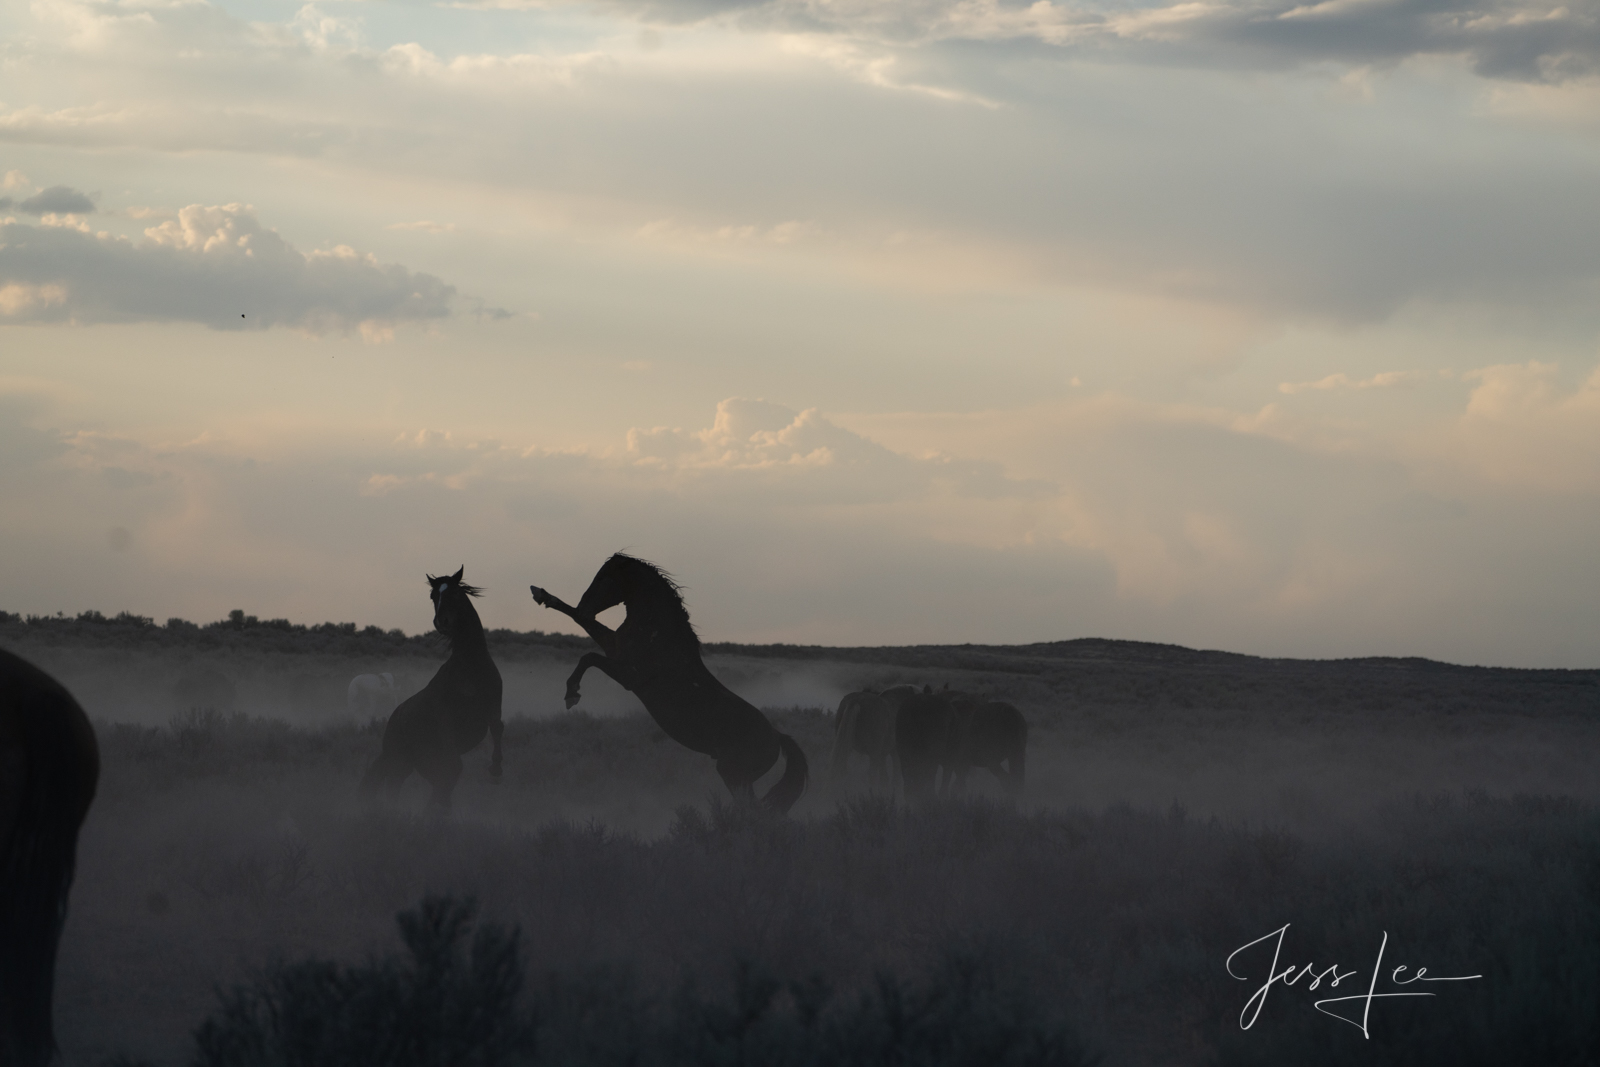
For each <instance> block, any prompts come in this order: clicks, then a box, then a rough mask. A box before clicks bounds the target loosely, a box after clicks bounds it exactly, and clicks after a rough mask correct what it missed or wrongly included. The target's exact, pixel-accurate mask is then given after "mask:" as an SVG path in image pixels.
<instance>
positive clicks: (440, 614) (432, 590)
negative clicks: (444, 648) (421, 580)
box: [424, 566, 480, 637]
mask: <svg viewBox="0 0 1600 1067" xmlns="http://www.w3.org/2000/svg"><path fill="white" fill-rule="evenodd" d="M466 569H467V568H466V567H465V566H462V567H461V569H460V570H458V571H456V572H455V573H454V574H452V575H450V576H449V577H448V578H435V577H434V576H433V575H431V574H427V575H424V577H426V578H427V579H428V595H429V596H430V597H431V598H432V599H433V628H434V629H435V630H438V631H439V632H440V633H442V634H444V635H445V636H446V637H455V636H456V634H457V633H459V632H460V630H461V624H462V623H463V622H464V621H465V620H466V618H467V617H468V616H471V617H472V618H474V619H476V618H477V617H478V613H477V611H476V610H475V609H474V608H473V606H472V603H471V601H469V600H468V599H467V598H468V597H471V596H478V595H479V592H480V591H479V589H478V588H477V586H472V585H468V584H467V583H466V582H463V581H462V580H461V574H462V572H463V571H465V570H466Z"/></svg>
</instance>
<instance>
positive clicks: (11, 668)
mask: <svg viewBox="0 0 1600 1067" xmlns="http://www.w3.org/2000/svg"><path fill="white" fill-rule="evenodd" d="M99 778H100V748H99V746H98V745H97V744H96V743H95V739H94V730H93V729H92V728H91V727H90V725H89V720H88V718H87V717H86V716H85V715H84V714H83V709H82V708H80V707H79V706H78V702H77V701H76V700H73V699H72V695H71V694H70V693H68V692H67V691H66V689H64V688H62V686H61V684H60V683H59V682H57V681H56V680H55V679H54V678H52V677H50V676H49V675H48V674H46V673H45V672H44V671H41V670H40V669H39V668H37V667H35V666H33V664H31V663H29V662H27V661H26V660H23V659H20V658H18V657H16V656H13V655H12V654H11V653H9V652H6V651H3V650H0V1064H5V1065H7V1067H11V1065H16V1067H44V1065H45V1064H48V1063H49V1062H50V1061H51V1059H53V1058H54V1056H55V1050H56V1042H55V1033H54V1029H53V1027H52V1025H51V1000H52V999H53V992H54V989H55V969H56V945H57V944H58V943H59V941H60V939H61V925H62V923H63V922H64V921H65V920H66V917H67V891H68V890H70V889H71V888H72V870H73V866H74V862H75V860H76V858H77V848H78V828H79V827H80V826H82V825H83V817H84V815H86V814H87V813H88V811H89V804H90V803H91V802H92V801H93V800H94V790H95V785H96V784H97V783H98V781H99Z"/></svg>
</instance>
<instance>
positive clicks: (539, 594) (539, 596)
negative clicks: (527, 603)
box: [528, 585, 545, 607]
mask: <svg viewBox="0 0 1600 1067" xmlns="http://www.w3.org/2000/svg"><path fill="white" fill-rule="evenodd" d="M528 592H530V593H532V594H533V602H534V603H535V604H538V605H539V606H540V607H544V598H545V591H544V590H543V589H540V588H539V587H538V586H536V585H530V586H528Z"/></svg>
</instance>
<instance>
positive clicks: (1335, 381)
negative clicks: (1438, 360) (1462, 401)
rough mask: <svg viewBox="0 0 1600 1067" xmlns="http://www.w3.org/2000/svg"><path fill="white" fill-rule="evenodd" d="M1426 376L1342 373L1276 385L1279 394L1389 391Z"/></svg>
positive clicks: (1394, 372) (1407, 372) (1418, 373)
mask: <svg viewBox="0 0 1600 1067" xmlns="http://www.w3.org/2000/svg"><path fill="white" fill-rule="evenodd" d="M1427 377H1428V375H1426V374H1424V373H1423V372H1421V371H1414V370H1391V371H1384V372H1383V373H1381V374H1374V375H1373V376H1372V377H1370V378H1352V377H1350V376H1349V375H1348V374H1345V373H1344V372H1343V371H1340V372H1339V373H1337V374H1330V375H1328V376H1327V377H1326V378H1318V379H1317V380H1316V381H1313V382H1281V383H1279V385H1278V392H1280V393H1289V394H1291V395H1292V394H1294V393H1304V392H1309V391H1316V392H1329V391H1331V390H1337V389H1353V390H1357V391H1361V390H1365V389H1390V388H1393V387H1394V386H1397V385H1410V384H1413V383H1415V382H1420V381H1422V380H1423V379H1425V378H1427Z"/></svg>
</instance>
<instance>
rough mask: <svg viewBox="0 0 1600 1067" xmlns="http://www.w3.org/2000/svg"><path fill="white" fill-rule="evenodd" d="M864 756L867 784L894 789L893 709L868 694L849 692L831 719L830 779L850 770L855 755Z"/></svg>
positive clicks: (868, 692)
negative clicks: (865, 758)
mask: <svg viewBox="0 0 1600 1067" xmlns="http://www.w3.org/2000/svg"><path fill="white" fill-rule="evenodd" d="M857 752H859V753H861V754H862V755H863V756H865V757H867V760H868V768H867V782H868V784H869V785H871V786H873V787H875V788H876V787H884V788H888V789H890V790H891V791H892V790H893V788H894V709H893V708H892V707H890V706H889V703H888V702H887V701H885V700H884V699H883V697H882V695H880V694H878V693H874V692H871V691H863V692H859V693H848V694H846V695H845V698H844V699H843V700H841V701H839V711H838V714H837V715H835V716H834V719H833V761H832V764H831V766H830V769H829V777H830V778H831V779H832V780H833V781H835V782H837V781H838V780H839V779H841V778H843V777H844V776H845V775H846V774H847V773H849V771H850V757H851V755H853V754H854V753H857Z"/></svg>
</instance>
